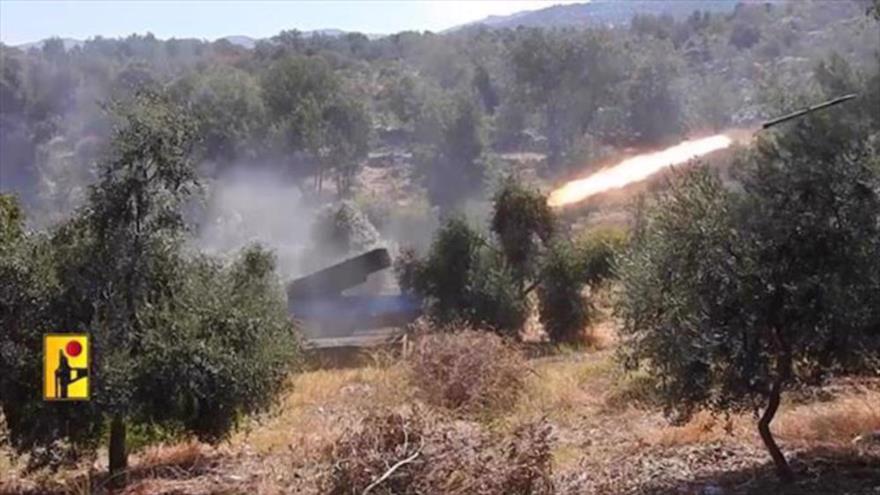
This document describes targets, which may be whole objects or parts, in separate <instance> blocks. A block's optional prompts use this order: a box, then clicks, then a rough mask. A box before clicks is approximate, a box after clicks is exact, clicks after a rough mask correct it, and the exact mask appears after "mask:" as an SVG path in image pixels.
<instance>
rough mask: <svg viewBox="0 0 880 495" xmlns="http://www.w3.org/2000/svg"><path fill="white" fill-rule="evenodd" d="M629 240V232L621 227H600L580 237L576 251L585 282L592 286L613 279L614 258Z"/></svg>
mask: <svg viewBox="0 0 880 495" xmlns="http://www.w3.org/2000/svg"><path fill="white" fill-rule="evenodd" d="M627 240H628V234H627V231H626V230H625V229H623V228H621V227H598V228H595V229H592V230H589V231H587V232H584V233H583V234H581V235H580V236H578V238H577V240H576V241H575V243H576V245H575V249H576V251H577V254H576V255H577V257H578V258H580V260H581V263H582V264H583V270H584V281H585V282H586V283H588V284H591V285H592V284H596V283H601V282H602V281H604V280H606V279H608V278H611V277H613V276H614V258H615V256H617V255H618V254H619V253H621V252H622V251H623V250H624V248H625V247H626V244H627Z"/></svg>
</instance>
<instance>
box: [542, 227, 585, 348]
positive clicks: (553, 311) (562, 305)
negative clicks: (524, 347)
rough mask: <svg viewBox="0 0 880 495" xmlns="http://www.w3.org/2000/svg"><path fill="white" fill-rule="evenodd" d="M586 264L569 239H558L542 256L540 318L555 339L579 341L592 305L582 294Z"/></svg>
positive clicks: (551, 337) (554, 340) (556, 340)
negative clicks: (567, 240)
mask: <svg viewBox="0 0 880 495" xmlns="http://www.w3.org/2000/svg"><path fill="white" fill-rule="evenodd" d="M585 272H586V267H585V266H584V263H583V260H581V259H580V258H579V257H578V256H577V251H576V250H575V249H574V247H573V246H572V245H571V244H570V243H568V242H566V241H557V242H555V243H554V244H553V245H552V246H551V248H550V249H549V250H548V251H547V254H546V256H544V258H543V259H542V260H541V280H540V283H539V284H538V302H539V306H538V307H539V318H540V320H541V323H542V324H543V325H544V330H545V331H546V332H547V335H549V336H550V339H551V340H552V341H553V342H577V341H578V340H579V339H580V338H581V337H582V335H583V331H584V329H585V327H586V325H587V322H589V320H590V317H591V314H592V312H593V309H592V307H591V305H590V304H589V303H588V302H587V300H586V299H585V298H584V295H583V294H582V291H583V289H584V287H585V286H586V281H585V279H586V273H585Z"/></svg>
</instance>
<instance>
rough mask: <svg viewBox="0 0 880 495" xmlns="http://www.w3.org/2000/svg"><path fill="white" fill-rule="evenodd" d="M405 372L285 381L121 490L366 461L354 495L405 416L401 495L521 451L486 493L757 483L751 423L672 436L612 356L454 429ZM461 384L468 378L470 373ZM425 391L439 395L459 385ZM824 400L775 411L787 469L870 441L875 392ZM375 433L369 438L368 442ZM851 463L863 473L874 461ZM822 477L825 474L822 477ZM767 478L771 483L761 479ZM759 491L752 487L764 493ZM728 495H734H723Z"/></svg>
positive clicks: (299, 484)
mask: <svg viewBox="0 0 880 495" xmlns="http://www.w3.org/2000/svg"><path fill="white" fill-rule="evenodd" d="M471 347H472V348H473V349H478V348H477V347H476V346H471ZM473 349H471V350H473ZM453 357H457V356H451V357H450V359H452V358H453ZM405 364H406V363H405V362H402V361H394V360H389V359H387V358H381V357H377V358H376V359H375V360H373V364H371V365H368V366H365V367H362V368H358V369H342V370H339V369H337V370H316V371H311V372H304V373H301V374H299V375H296V376H294V377H292V378H291V380H290V384H289V387H288V391H287V392H286V393H285V394H284V395H283V396H282V397H281V398H280V401H279V404H278V407H277V408H276V410H275V411H274V413H273V414H270V415H267V416H265V417H262V418H257V419H254V420H252V421H251V422H250V423H249V424H248V425H247V427H246V429H245V430H243V431H241V432H239V433H237V434H235V435H234V436H233V438H232V439H231V441H230V442H229V443H228V444H225V445H223V446H221V447H208V446H205V445H202V444H198V443H195V442H184V443H181V444H177V445H170V446H159V447H153V448H148V449H145V450H144V451H142V452H141V453H139V454H137V455H134V456H132V473H133V476H132V483H131V484H130V485H129V487H128V488H127V489H126V491H125V493H126V494H146V493H181V494H187V495H193V494H201V493H258V494H281V493H302V494H319V493H320V494H323V493H327V492H328V489H327V488H328V485H324V486H323V487H322V486H319V485H318V484H317V483H316V481H315V480H317V479H318V478H320V477H322V476H326V475H327V473H331V472H332V468H333V466H334V465H335V464H336V463H337V462H339V461H341V460H346V459H347V460H349V461H351V460H357V459H363V460H364V461H366V460H369V465H370V466H372V467H370V468H369V470H368V475H367V476H366V477H364V476H361V477H360V478H358V479H360V480H361V481H358V482H357V483H356V484H358V487H361V485H363V480H368V481H367V482H368V483H369V482H371V481H374V480H375V479H376V476H377V474H378V475H381V473H380V472H379V471H381V472H385V471H386V470H387V469H388V467H387V466H385V464H386V462H390V463H392V464H393V463H394V462H397V461H399V460H400V459H398V457H400V456H401V454H403V453H405V452H412V450H411V449H410V450H407V449H409V448H410V445H408V446H407V447H406V448H404V449H403V450H400V447H401V446H402V445H403V444H402V443H400V442H398V441H396V440H395V441H394V442H391V444H390V445H391V447H390V448H388V449H384V450H383V449H379V450H378V451H370V452H372V453H371V454H368V453H366V452H365V451H363V450H362V448H367V446H368V445H370V442H372V441H373V440H370V439H374V438H377V437H376V436H375V435H373V434H371V433H366V434H362V433H363V432H364V428H369V425H370V424H378V425H380V426H381V425H382V423H381V422H378V423H377V422H375V421H374V422H373V423H371V422H370V421H369V420H367V419H365V418H371V417H372V418H376V417H379V418H381V417H383V415H385V416H384V417H387V415H388V414H389V411H391V412H393V413H395V414H397V413H400V412H401V411H404V412H405V411H410V413H405V414H411V411H413V410H415V409H416V408H418V409H419V410H421V411H422V413H421V414H422V416H423V418H422V419H423V420H424V421H423V423H424V424H423V425H422V429H421V431H422V433H421V435H422V436H423V437H424V438H426V440H425V444H424V445H425V447H424V448H425V449H428V450H426V451H425V453H426V454H425V455H427V453H428V452H429V451H431V449H434V450H433V453H431V456H432V457H430V459H433V460H432V461H431V462H433V463H435V464H438V466H439V465H440V464H442V462H446V464H443V465H442V466H440V467H437V468H436V470H434V471H430V472H429V471H425V470H423V469H424V467H419V468H418V470H417V471H412V472H410V473H409V475H407V476H409V478H408V479H410V480H418V481H417V482H415V485H413V486H417V487H418V486H421V487H423V488H425V487H427V486H429V485H425V484H424V483H428V482H429V481H430V482H431V483H440V481H436V480H443V482H444V483H448V485H443V490H434V491H433V492H432V493H479V492H480V490H483V489H484V488H485V487H483V486H476V485H475V484H474V483H476V482H477V481H479V479H480V476H479V473H482V472H485V469H488V468H489V467H491V468H492V469H496V467H497V468H498V469H501V466H504V465H511V463H510V462H508V461H507V459H511V458H516V455H518V454H517V453H520V452H522V451H523V450H524V449H525V450H527V451H539V450H540V451H541V452H543V453H542V454H541V455H539V456H537V457H528V456H527V457H523V458H520V460H519V461H516V462H514V463H513V464H512V465H517V466H520V468H517V469H514V470H513V471H510V470H495V471H494V473H496V475H494V476H495V477H494V478H492V479H495V480H496V482H492V483H490V484H489V485H486V486H487V487H488V488H485V490H487V491H485V493H505V491H504V486H506V485H504V483H507V481H503V480H516V479H520V478H518V476H519V475H517V474H515V473H535V472H538V473H544V474H541V476H542V477H543V476H545V474H546V476H548V477H549V474H547V473H551V472H552V482H553V483H554V485H555V489H556V490H557V491H556V492H555V493H608V494H629V493H639V491H638V490H639V489H641V487H644V486H650V487H652V488H651V489H654V488H653V487H661V488H662V489H664V490H666V489H668V490H670V491H668V492H663V491H662V490H661V491H660V492H658V493H679V492H677V491H674V490H679V489H680V487H682V486H685V487H690V488H687V489H686V490H685V491H683V492H682V493H701V491H700V490H702V489H703V488H702V487H703V486H705V485H700V483H704V482H703V481H700V480H713V481H706V482H705V483H721V484H722V485H723V486H725V487H728V486H739V484H742V483H745V482H746V481H748V480H749V479H750V477H754V476H757V475H756V474H755V473H758V472H761V473H764V471H765V470H766V469H765V466H766V465H767V463H768V461H769V458H768V456H767V454H766V452H765V450H764V448H763V446H762V445H761V442H760V438H759V437H758V435H757V432H756V428H755V418H754V417H752V416H751V415H748V414H746V415H737V416H733V417H731V418H724V417H720V418H714V417H712V416H711V415H709V414H707V413H699V414H697V415H695V416H694V417H693V418H692V419H691V421H689V422H688V423H686V424H684V425H680V426H672V425H670V424H669V423H668V422H667V421H666V420H665V419H664V418H663V416H662V414H661V413H660V412H658V411H657V410H656V409H650V408H646V407H645V405H644V404H641V405H639V404H637V402H638V400H639V398H640V397H641V395H640V394H648V395H650V393H651V388H650V387H647V386H641V385H639V384H640V383H641V382H640V379H639V378H638V377H636V378H635V379H634V378H633V377H631V376H630V377H625V376H624V375H621V374H620V372H619V371H618V369H617V366H616V363H615V362H614V359H613V349H608V350H599V351H597V350H583V349H568V350H562V351H560V352H559V353H557V354H555V355H552V356H545V357H540V358H535V359H532V360H529V361H528V362H527V363H523V364H524V366H526V371H522V370H521V371H520V372H519V374H518V375H517V376H519V377H520V379H521V380H522V383H521V385H520V386H521V392H520V393H519V394H518V395H517V397H516V399H515V400H514V403H513V404H512V405H510V406H509V407H503V408H496V409H494V410H493V413H492V414H491V415H490V416H485V415H469V416H461V417H464V418H465V419H466V420H460V419H459V420H455V419H453V418H451V417H450V416H449V412H448V410H447V409H446V408H435V407H432V406H430V405H427V404H425V403H423V402H421V400H420V399H422V398H424V397H425V396H424V395H423V392H422V391H421V390H418V389H417V388H416V387H415V386H413V384H412V383H410V380H409V378H410V376H409V372H408V369H407V366H405ZM461 370H471V372H470V373H471V374H475V372H474V371H473V368H472V367H470V366H465V367H462V368H461ZM459 373H460V374H463V375H466V373H463V372H461V371H459ZM426 376H427V375H426ZM456 376H458V375H456ZM469 378H472V377H469ZM437 380H441V381H443V383H444V384H445V383H446V382H448V381H453V380H458V378H449V377H448V376H441V377H439V378H437ZM489 382H490V383H495V384H496V385H499V384H501V383H503V381H492V380H490V381H489ZM642 385H644V384H642ZM825 390H827V391H829V393H826V394H819V395H824V396H825V399H824V400H821V401H820V400H817V399H816V398H811V399H807V400H799V401H798V402H797V403H795V402H793V401H792V400H791V398H790V397H787V399H788V400H787V401H786V402H785V403H784V405H783V407H782V409H781V410H780V412H779V415H778V416H777V418H776V420H775V421H774V423H773V429H774V432H775V433H776V434H777V436H778V438H779V440H780V443H781V444H782V446H783V448H784V449H785V451H786V453H787V454H788V455H790V456H792V457H793V458H798V459H801V458H802V459H805V461H804V462H813V461H810V459H813V460H815V459H816V457H815V454H813V453H814V452H817V449H822V448H831V449H837V450H838V451H842V452H844V453H846V452H850V453H853V455H855V454H857V453H858V452H860V447H855V446H853V445H851V441H852V439H853V438H854V437H855V436H856V435H858V434H861V433H864V432H866V431H871V430H877V429H880V387H878V386H877V383H876V382H875V384H874V385H873V388H871V386H864V385H863V384H862V382H859V383H849V382H842V383H837V382H835V383H834V384H832V385H831V386H830V387H827V388H826V389H825ZM623 392H625V393H623ZM407 417H409V418H412V416H407ZM529 425H531V426H529ZM536 425H543V426H541V427H540V428H538V427H537V426H536ZM385 426H388V424H387V423H386V424H385ZM391 426H394V424H391ZM528 428H531V430H529V429H528ZM385 429H386V430H387V428H385ZM391 429H392V430H393V429H394V428H391ZM378 430H383V427H380V428H378ZM378 430H376V429H375V428H374V429H373V433H375V432H376V431H378ZM359 432H360V433H359ZM551 433H552V434H551ZM358 435H361V436H358ZM413 438H415V437H413ZM396 439H397V440H400V437H399V436H398V437H396ZM361 440H364V441H363V442H361ZM346 442H348V443H346ZM346 445H348V447H350V448H348V449H347V450H346V449H345V448H343V447H344V446H346ZM372 445H377V444H375V443H373V444H372ZM420 445H421V444H420ZM429 445H430V446H431V447H430V448H429V447H428V446H429ZM538 446H540V449H539V448H538ZM334 449H336V450H335V452H336V453H335V454H333V453H332V452H334ZM340 449H341V450H340ZM541 449H544V450H541ZM368 450H369V449H368ZM343 451H346V452H347V453H343ZM328 452H330V453H331V454H328ZM859 455H861V454H859ZM511 456H513V457H511ZM804 456H806V457H804ZM810 456H814V457H810ZM419 458H421V454H420V456H419ZM441 459H445V461H441ZM860 459H862V460H861V461H859V462H862V463H865V462H872V461H871V459H876V457H864V456H863V457H862V458H860ZM866 459H867V460H866ZM517 462H518V464H517ZM823 462H824V461H823ZM829 462H830V461H829ZM835 462H836V461H835ZM493 463H495V464H493ZM496 464H497V465H496ZM836 465H837V464H834V466H836ZM6 466H8V467H6ZM15 466H16V463H9V462H8V461H7V463H6V464H5V465H4V468H5V469H7V471H6V472H3V471H0V478H3V480H2V481H0V493H4V490H5V491H6V492H11V493H20V492H26V493H58V494H60V493H90V492H91V493H103V492H102V488H101V486H100V482H99V481H97V482H96V481H95V480H96V479H99V478H100V476H101V475H102V469H101V468H100V466H96V465H91V464H89V463H84V464H82V465H81V466H79V468H78V470H75V471H66V472H61V473H57V474H47V473H43V474H39V475H31V476H29V477H27V478H21V477H18V478H15V477H14V476H6V474H5V473H8V472H10V471H15V470H16V469H15ZM380 466H384V469H383V468H380ZM829 466H831V465H830V464H829ZM416 467H417V466H412V468H413V469H415V468H416ZM811 469H812V468H811ZM817 469H818V468H817ZM822 469H825V471H822V472H831V471H832V467H828V468H822ZM842 469H848V468H846V466H844V467H843V468H842ZM365 472H366V471H365ZM860 472H861V471H860ZM724 473H733V474H732V477H731V478H730V479H731V480H732V481H730V482H729V483H731V484H726V483H728V481H717V480H719V479H722V478H719V477H721V476H722V475H724ZM362 474H363V473H362ZM404 474H405V473H401V476H403V475H404ZM410 475H411V476H410ZM15 476H18V474H16V475H15ZM761 476H765V475H764V474H761ZM542 477H538V478H535V479H545V478H542ZM766 477H767V480H769V479H771V478H772V470H769V471H768V473H766ZM524 479H528V477H526V478H524ZM547 479H549V478H547ZM724 479H726V478H724ZM498 480H502V481H503V482H502V481H498ZM767 480H764V481H762V483H770V482H769V481H767ZM511 483H513V481H511ZM823 483H826V482H825V481H823ZM826 484H827V483H826ZM343 486H344V484H343ZM760 486H762V487H763V486H771V485H770V484H766V485H765V484H762V485H760ZM823 486H824V485H823ZM499 487H501V488H499ZM508 487H509V486H508ZM694 487H695V488H694ZM331 488H332V486H331ZM659 489H660V488H658V490H659ZM725 489H727V488H725ZM425 490H428V489H427V488H425ZM456 490H458V491H456ZM492 490H495V491H492ZM343 491H344V490H343ZM381 492H382V490H378V491H376V492H374V493H381ZM428 492H431V491H430V490H428ZM725 493H727V492H725ZM730 493H740V492H737V491H736V490H733V489H732V490H731V492H730ZM743 493H745V492H743ZM791 493H795V492H791ZM805 493H822V492H821V491H812V492H809V491H806V492H805Z"/></svg>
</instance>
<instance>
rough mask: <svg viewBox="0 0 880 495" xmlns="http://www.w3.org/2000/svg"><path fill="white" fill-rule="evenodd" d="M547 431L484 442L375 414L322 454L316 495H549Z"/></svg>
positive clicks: (475, 432)
mask: <svg viewBox="0 0 880 495" xmlns="http://www.w3.org/2000/svg"><path fill="white" fill-rule="evenodd" d="M551 450H552V439H551V428H550V426H549V425H548V424H547V423H545V422H537V423H526V424H524V425H521V426H520V427H518V428H517V429H515V430H514V432H513V433H512V434H511V435H510V436H509V437H506V438H490V437H488V436H487V435H486V434H485V433H484V432H483V430H482V429H480V428H479V427H478V426H475V425H469V424H466V423H463V422H442V421H440V420H438V419H437V418H434V417H430V416H426V415H425V414H424V411H422V410H418V409H416V410H413V411H408V412H381V413H377V414H373V415H370V416H368V417H367V418H365V419H364V420H363V422H362V423H361V425H360V426H359V427H356V428H352V429H350V430H348V431H346V432H345V433H344V434H343V435H342V436H341V437H340V439H339V440H338V441H337V442H336V443H335V444H334V445H333V446H332V447H331V449H330V450H329V452H328V461H329V462H330V463H331V464H332V466H333V468H332V469H331V470H329V472H328V473H327V474H326V475H325V477H324V479H323V480H322V487H321V492H322V493H329V494H333V495H336V494H338V495H342V494H349V493H374V494H396V495H409V494H421V493H445V494H450V495H465V494H472V493H479V494H482V495H507V494H521V495H526V494H529V495H545V494H546V495H549V494H551V493H553V482H552V479H551V477H552V456H551Z"/></svg>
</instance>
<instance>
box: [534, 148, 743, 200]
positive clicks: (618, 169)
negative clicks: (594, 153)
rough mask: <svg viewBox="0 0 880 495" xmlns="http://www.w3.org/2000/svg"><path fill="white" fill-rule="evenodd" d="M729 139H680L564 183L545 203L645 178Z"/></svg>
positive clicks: (618, 186) (615, 187) (592, 192)
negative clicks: (677, 141)
mask: <svg viewBox="0 0 880 495" xmlns="http://www.w3.org/2000/svg"><path fill="white" fill-rule="evenodd" d="M732 143H733V139H731V138H730V137H728V136H726V135H724V134H716V135H714V136H709V137H706V138H702V139H694V140H688V141H683V142H681V143H679V144H676V145H675V146H672V147H670V148H666V149H665V150H661V151H656V152H652V153H644V154H641V155H636V156H633V157H630V158H627V159H625V160H623V161H622V162H620V163H618V164H617V165H614V166H612V167H609V168H606V169H604V170H600V171H599V172H596V173H595V174H593V175H590V176H588V177H585V178H583V179H577V180H573V181H571V182H568V183H566V184H565V185H564V186H562V187H560V188H559V189H556V190H555V191H553V192H551V193H550V197H549V198H548V199H547V203H548V204H549V205H550V206H552V207H561V206H565V205H568V204H572V203H577V202H579V201H583V200H585V199H587V198H589V197H590V196H592V195H594V194H599V193H601V192H604V191H608V190H610V189H618V188H621V187H624V186H626V185H628V184H631V183H633V182H638V181H640V180H644V179H646V178H648V177H649V176H651V175H653V174H655V173H657V172H659V171H661V170H663V169H664V168H667V167H670V166H672V165H679V164H682V163H685V162H687V161H689V160H692V159H694V158H697V157H700V156H703V155H707V154H709V153H712V152H713V151H718V150H721V149H724V148H727V147H728V146H730V145H731V144H732Z"/></svg>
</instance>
